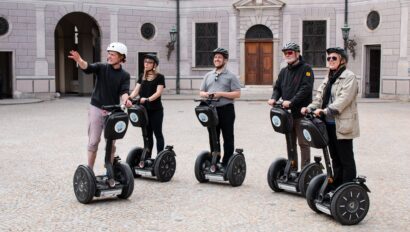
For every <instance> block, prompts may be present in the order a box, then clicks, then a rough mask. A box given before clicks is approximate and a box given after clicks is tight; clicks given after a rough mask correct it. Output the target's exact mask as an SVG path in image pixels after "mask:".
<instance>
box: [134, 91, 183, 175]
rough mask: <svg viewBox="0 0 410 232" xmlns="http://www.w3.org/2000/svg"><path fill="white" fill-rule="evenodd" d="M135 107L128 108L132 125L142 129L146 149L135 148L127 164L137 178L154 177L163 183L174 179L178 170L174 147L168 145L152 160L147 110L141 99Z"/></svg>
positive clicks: (135, 100)
mask: <svg viewBox="0 0 410 232" xmlns="http://www.w3.org/2000/svg"><path fill="white" fill-rule="evenodd" d="M132 103H133V106H132V107H130V108H128V117H129V119H130V121H131V124H132V125H133V126H135V127H141V130H142V138H143V140H144V147H143V148H142V147H135V148H134V149H132V150H131V151H130V152H129V153H128V156H127V163H128V165H129V166H130V167H131V170H132V173H133V175H134V177H135V178H138V177H141V176H144V177H153V178H155V177H156V178H157V180H159V181H161V182H167V181H170V180H171V179H172V177H173V176H174V173H175V169H176V160H175V156H176V155H175V152H174V150H173V146H169V145H167V146H166V147H165V149H164V150H162V151H160V152H159V153H158V155H157V156H156V158H155V159H153V158H151V154H152V151H151V150H150V149H149V148H148V132H147V126H148V115H147V110H146V109H145V107H144V106H143V105H141V104H140V100H139V98H137V99H133V100H132Z"/></svg>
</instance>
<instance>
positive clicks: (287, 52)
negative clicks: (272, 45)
mask: <svg viewBox="0 0 410 232" xmlns="http://www.w3.org/2000/svg"><path fill="white" fill-rule="evenodd" d="M293 53H295V52H294V51H284V52H283V54H284V55H285V56H290V55H293Z"/></svg>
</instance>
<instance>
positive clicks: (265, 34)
mask: <svg viewBox="0 0 410 232" xmlns="http://www.w3.org/2000/svg"><path fill="white" fill-rule="evenodd" d="M245 38H246V39H273V34H272V31H271V30H270V29H269V28H268V27H267V26H264V25H261V24H258V25H255V26H252V27H251V28H249V30H248V31H247V32H246V35H245Z"/></svg>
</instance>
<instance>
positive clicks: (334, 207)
mask: <svg viewBox="0 0 410 232" xmlns="http://www.w3.org/2000/svg"><path fill="white" fill-rule="evenodd" d="M369 207H370V200H369V195H368V194H367V191H366V190H365V189H364V188H363V187H362V186H360V185H359V184H356V183H351V184H348V185H345V186H344V187H342V188H341V189H339V190H337V191H336V193H335V195H334V196H333V198H332V202H331V204H330V210H331V213H332V216H333V218H334V219H335V220H336V221H338V222H339V223H341V224H342V225H355V224H357V223H359V222H361V221H362V220H363V219H364V218H365V217H366V214H367V212H368V211H369Z"/></svg>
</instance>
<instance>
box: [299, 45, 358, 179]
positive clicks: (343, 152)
mask: <svg viewBox="0 0 410 232" xmlns="http://www.w3.org/2000/svg"><path fill="white" fill-rule="evenodd" d="M326 52H327V61H328V64H329V75H328V77H327V78H325V80H324V81H323V83H322V84H321V85H320V86H319V88H318V90H317V94H316V96H315V97H314V99H313V102H312V103H311V104H309V105H308V106H307V107H304V108H302V109H301V113H302V114H306V113H307V112H311V111H313V112H314V114H316V115H317V116H320V115H324V118H325V121H326V128H327V132H328V135H329V152H330V156H331V158H332V166H333V172H334V184H335V186H338V185H340V184H343V183H346V182H350V181H353V179H354V178H356V164H355V160H354V153H353V138H356V137H359V134H360V131H359V117H358V113H357V102H356V97H357V94H358V83H357V80H356V76H355V74H354V73H353V72H352V71H350V70H348V69H347V67H346V65H347V61H348V57H347V54H346V52H345V50H344V49H343V48H339V47H335V48H328V49H327V50H326Z"/></svg>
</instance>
